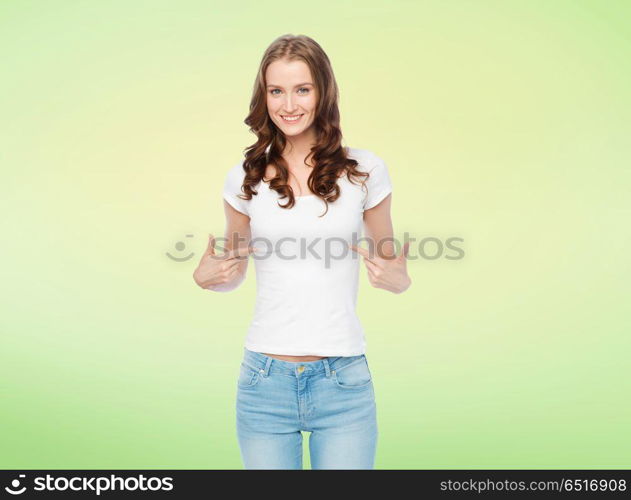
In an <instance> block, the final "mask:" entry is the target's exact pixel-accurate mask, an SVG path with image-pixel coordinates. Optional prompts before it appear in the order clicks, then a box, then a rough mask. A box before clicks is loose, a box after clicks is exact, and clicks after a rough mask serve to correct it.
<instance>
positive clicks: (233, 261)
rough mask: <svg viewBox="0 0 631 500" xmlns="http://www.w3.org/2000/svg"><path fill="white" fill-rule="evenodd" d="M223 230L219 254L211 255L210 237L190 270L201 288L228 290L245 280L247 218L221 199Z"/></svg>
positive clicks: (213, 253)
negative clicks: (224, 221) (222, 249)
mask: <svg viewBox="0 0 631 500" xmlns="http://www.w3.org/2000/svg"><path fill="white" fill-rule="evenodd" d="M224 212H225V215H226V231H225V240H226V241H225V243H224V249H225V250H226V253H225V254H223V255H216V254H215V249H214V246H215V241H214V238H213V237H211V238H210V241H209V244H208V248H207V249H206V252H205V253H204V255H203V256H202V259H201V260H200V262H199V265H198V266H197V269H195V272H194V273H193V279H194V280H195V283H197V284H198V285H199V286H200V287H201V288H205V289H207V290H212V291H216V292H230V291H232V290H234V289H236V288H238V287H239V286H240V285H241V283H242V282H243V281H244V280H245V276H246V274H247V269H248V261H249V255H250V253H252V251H253V249H252V248H251V247H250V240H251V238H252V235H251V230H250V217H248V216H247V215H245V214H243V213H241V212H239V211H238V210H236V209H235V208H233V207H232V206H231V205H230V204H229V203H228V202H227V201H225V200H224Z"/></svg>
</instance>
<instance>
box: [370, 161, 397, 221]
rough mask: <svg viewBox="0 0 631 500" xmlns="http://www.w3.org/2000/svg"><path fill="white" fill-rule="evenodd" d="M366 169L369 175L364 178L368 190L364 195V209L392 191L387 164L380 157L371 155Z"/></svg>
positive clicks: (376, 203) (375, 203) (374, 204)
mask: <svg viewBox="0 0 631 500" xmlns="http://www.w3.org/2000/svg"><path fill="white" fill-rule="evenodd" d="M366 171H367V172H368V173H369V174H370V177H369V178H368V179H366V188H367V190H368V192H367V194H366V195H365V197H364V203H363V208H364V210H368V209H369V208H373V207H375V206H377V205H378V204H379V203H380V202H381V201H382V200H383V199H384V198H385V197H386V196H388V195H389V194H390V193H391V192H392V182H391V181H390V174H389V173H388V166H387V165H386V163H385V162H384V161H383V160H382V159H381V158H379V157H378V156H377V155H372V156H371V159H370V161H369V164H368V168H367V169H366Z"/></svg>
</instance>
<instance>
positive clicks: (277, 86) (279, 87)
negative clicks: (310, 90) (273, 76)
mask: <svg viewBox="0 0 631 500" xmlns="http://www.w3.org/2000/svg"><path fill="white" fill-rule="evenodd" d="M303 85H313V83H311V82H304V83H299V84H298V85H296V87H302V86H303ZM268 87H276V88H278V89H282V88H283V87H281V86H280V85H272V84H270V85H268ZM296 87H294V88H296Z"/></svg>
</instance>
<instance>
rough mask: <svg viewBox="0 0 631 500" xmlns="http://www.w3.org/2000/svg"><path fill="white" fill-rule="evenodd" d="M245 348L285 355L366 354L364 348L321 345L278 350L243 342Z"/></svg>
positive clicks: (272, 347)
mask: <svg viewBox="0 0 631 500" xmlns="http://www.w3.org/2000/svg"><path fill="white" fill-rule="evenodd" d="M245 347H246V349H248V350H250V351H255V352H261V353H263V352H269V353H270V354H280V355H283V354H284V355H286V356H359V355H360V354H366V349H365V348H358V349H338V348H335V349H322V348H321V347H314V348H311V349H309V348H306V349H305V348H295V347H294V348H291V347H282V348H281V349H280V350H281V351H282V352H277V351H279V348H278V347H274V346H269V345H264V344H254V343H252V342H247V341H246V342H245Z"/></svg>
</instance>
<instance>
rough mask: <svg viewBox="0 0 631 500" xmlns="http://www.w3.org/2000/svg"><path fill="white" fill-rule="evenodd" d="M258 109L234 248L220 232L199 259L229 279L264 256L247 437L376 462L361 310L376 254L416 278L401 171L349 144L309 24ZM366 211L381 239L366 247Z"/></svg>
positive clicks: (265, 453)
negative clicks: (394, 199) (362, 280)
mask: <svg viewBox="0 0 631 500" xmlns="http://www.w3.org/2000/svg"><path fill="white" fill-rule="evenodd" d="M245 123H246V124H247V125H249V126H250V130H251V131H252V132H254V134H256V136H257V138H258V141H257V142H256V143H255V144H254V145H252V146H251V147H249V148H248V149H246V154H245V159H244V160H243V161H241V162H239V163H238V164H236V165H234V166H233V167H232V168H231V169H230V170H229V172H228V174H227V176H226V178H225V184H224V188H223V197H224V199H225V201H224V209H225V213H226V221H227V227H226V240H227V243H226V250H227V251H226V253H225V254H223V255H216V254H215V250H214V244H215V242H214V238H213V236H212V235H211V236H210V240H209V245H208V250H207V252H206V254H205V255H204V256H203V257H202V260H201V262H200V264H199V266H198V268H197V269H196V271H195V274H194V278H195V281H196V282H197V283H198V285H199V286H201V287H203V288H207V289H210V290H214V291H219V292H226V291H230V290H234V289H235V288H237V287H238V286H239V285H240V284H241V283H242V281H243V280H244V279H245V276H246V271H247V266H248V260H249V256H250V255H251V256H252V257H253V258H254V259H255V270H256V278H257V298H256V305H255V310H254V317H253V319H252V321H251V323H250V327H249V330H248V334H247V338H246V341H245V347H244V355H243V361H242V363H241V367H240V373H239V377H238V382H237V399H236V418H237V437H238V441H239V447H240V451H241V456H242V459H243V463H244V466H245V467H246V468H247V469H260V468H262V469H301V468H302V431H308V432H311V435H310V437H309V452H310V458H311V465H312V468H314V469H325V468H326V469H331V468H334V469H371V468H373V467H374V460H375V451H376V445H377V415H376V404H375V393H374V388H373V383H372V375H371V372H370V369H369V367H368V362H367V359H366V355H365V352H366V350H365V347H366V342H365V339H364V332H363V329H362V326H361V323H360V321H359V319H358V318H357V316H356V313H355V305H356V300H357V288H358V278H359V274H358V273H359V261H358V257H359V256H363V258H364V264H365V265H366V268H367V271H368V278H369V280H370V283H371V284H372V285H373V286H374V287H378V288H383V289H385V290H388V291H390V292H393V293H401V292H403V291H405V290H406V289H407V288H408V287H409V286H410V284H411V280H410V278H409V276H408V273H407V268H406V257H407V243H406V244H405V245H404V246H403V249H402V251H401V253H400V254H399V255H397V254H396V253H395V251H394V244H393V236H392V233H393V229H392V222H391V218H390V203H391V191H392V187H391V183H390V177H389V174H388V170H387V167H386V165H385V163H384V162H383V161H382V160H381V158H379V157H378V156H377V155H375V154H374V153H373V152H371V151H369V150H364V149H358V148H350V147H342V145H341V140H342V134H341V129H340V117H339V111H338V88H337V83H336V81H335V78H334V75H333V70H332V68H331V64H330V62H329V59H328V57H327V55H326V54H325V53H324V51H323V50H322V48H321V47H320V45H318V44H317V43H316V42H315V41H314V40H312V39H311V38H309V37H307V36H302V35H301V36H291V35H287V36H282V37H280V38H278V39H276V40H275V41H274V42H273V43H272V44H271V45H270V47H269V48H268V49H267V50H266V52H265V54H264V56H263V59H262V61H261V64H260V67H259V72H258V75H257V78H256V82H255V85H254V95H253V97H252V100H251V103H250V114H249V116H248V117H247V118H246V120H245ZM362 225H364V227H365V229H366V232H367V236H368V238H367V239H368V242H369V250H365V249H364V248H362V247H359V246H358V245H359V239H360V235H361V230H362Z"/></svg>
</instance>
